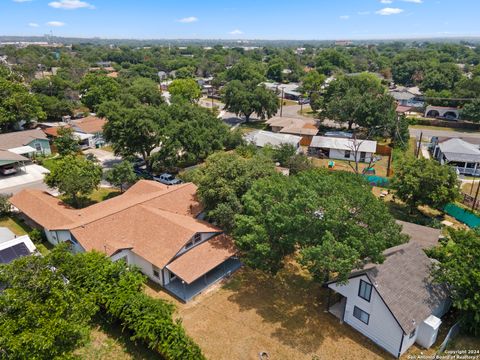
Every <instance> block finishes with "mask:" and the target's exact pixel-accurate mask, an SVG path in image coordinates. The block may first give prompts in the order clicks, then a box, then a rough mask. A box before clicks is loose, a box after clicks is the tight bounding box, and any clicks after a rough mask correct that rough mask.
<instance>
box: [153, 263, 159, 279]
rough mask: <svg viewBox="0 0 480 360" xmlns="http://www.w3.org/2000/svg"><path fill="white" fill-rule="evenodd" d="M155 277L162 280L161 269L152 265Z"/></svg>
mask: <svg viewBox="0 0 480 360" xmlns="http://www.w3.org/2000/svg"><path fill="white" fill-rule="evenodd" d="M152 270H153V276H155V277H157V278H160V269H159V268H158V267H156V266H155V265H152Z"/></svg>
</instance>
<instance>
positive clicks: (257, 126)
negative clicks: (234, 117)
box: [239, 120, 268, 133]
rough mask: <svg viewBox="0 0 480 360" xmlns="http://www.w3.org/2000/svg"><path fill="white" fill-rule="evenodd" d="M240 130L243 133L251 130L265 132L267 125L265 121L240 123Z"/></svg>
mask: <svg viewBox="0 0 480 360" xmlns="http://www.w3.org/2000/svg"><path fill="white" fill-rule="evenodd" d="M239 128H240V130H241V131H242V132H243V133H249V132H251V131H253V130H267V128H268V125H267V124H266V123H265V121H251V120H250V122H248V123H242V124H240V126H239Z"/></svg>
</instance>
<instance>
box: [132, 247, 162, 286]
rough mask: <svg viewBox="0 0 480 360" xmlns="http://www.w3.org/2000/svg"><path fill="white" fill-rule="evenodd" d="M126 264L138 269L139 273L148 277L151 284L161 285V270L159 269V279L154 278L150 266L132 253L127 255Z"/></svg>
mask: <svg viewBox="0 0 480 360" xmlns="http://www.w3.org/2000/svg"><path fill="white" fill-rule="evenodd" d="M128 263H129V264H132V265H136V266H138V267H139V268H140V271H141V272H142V273H143V274H145V275H146V276H148V278H149V279H150V280H152V281H153V282H156V283H157V284H160V285H163V282H162V269H159V274H160V277H159V278H158V277H156V276H155V275H153V266H152V264H151V263H150V262H148V261H147V260H145V259H144V258H142V257H141V256H138V255H137V254H135V253H133V252H130V254H129V255H128Z"/></svg>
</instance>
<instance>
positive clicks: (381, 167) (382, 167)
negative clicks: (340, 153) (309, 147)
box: [312, 156, 388, 177]
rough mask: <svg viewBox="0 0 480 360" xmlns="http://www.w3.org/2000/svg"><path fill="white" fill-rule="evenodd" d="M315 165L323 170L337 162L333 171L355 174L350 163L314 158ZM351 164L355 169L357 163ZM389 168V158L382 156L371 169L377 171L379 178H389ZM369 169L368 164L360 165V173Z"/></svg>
mask: <svg viewBox="0 0 480 360" xmlns="http://www.w3.org/2000/svg"><path fill="white" fill-rule="evenodd" d="M312 161H313V164H314V165H315V166H316V167H323V168H328V163H329V162H330V161H334V162H335V166H334V168H333V170H343V171H348V172H354V171H353V169H352V167H351V166H350V165H349V164H348V163H349V162H348V161H345V160H337V159H319V158H312ZM350 164H351V165H352V166H353V167H354V168H355V162H354V161H350ZM387 166H388V156H382V158H381V160H380V161H377V162H376V163H375V164H373V165H372V166H371V167H373V168H374V169H375V173H376V175H378V176H383V177H386V176H387ZM367 167H368V163H359V164H358V169H359V171H360V172H362V171H363V170H364V169H365V168H367Z"/></svg>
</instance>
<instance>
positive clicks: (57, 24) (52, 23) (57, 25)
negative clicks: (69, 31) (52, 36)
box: [47, 21, 65, 27]
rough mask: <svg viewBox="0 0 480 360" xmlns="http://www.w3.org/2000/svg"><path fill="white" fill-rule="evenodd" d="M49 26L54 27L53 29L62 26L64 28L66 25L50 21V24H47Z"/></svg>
mask: <svg viewBox="0 0 480 360" xmlns="http://www.w3.org/2000/svg"><path fill="white" fill-rule="evenodd" d="M47 25H48V26H53V27H60V26H64V25H65V23H64V22H61V21H49V22H47Z"/></svg>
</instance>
